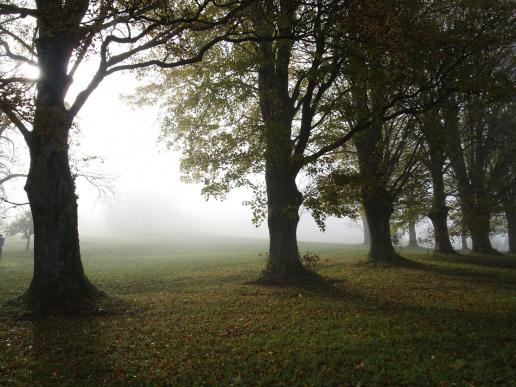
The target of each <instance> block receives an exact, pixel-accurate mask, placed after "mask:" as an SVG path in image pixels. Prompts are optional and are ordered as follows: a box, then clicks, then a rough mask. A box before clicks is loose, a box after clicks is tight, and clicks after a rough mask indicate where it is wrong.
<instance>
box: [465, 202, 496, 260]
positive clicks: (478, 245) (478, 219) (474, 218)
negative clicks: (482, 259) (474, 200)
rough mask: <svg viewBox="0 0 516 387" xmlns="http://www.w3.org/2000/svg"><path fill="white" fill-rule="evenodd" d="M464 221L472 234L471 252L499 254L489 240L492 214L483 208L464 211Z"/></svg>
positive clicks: (476, 207) (478, 207)
mask: <svg viewBox="0 0 516 387" xmlns="http://www.w3.org/2000/svg"><path fill="white" fill-rule="evenodd" d="M463 212H464V220H465V223H466V225H467V226H468V229H469V231H470V233H471V242H472V246H471V251H472V252H474V253H478V254H497V253H498V252H497V251H496V250H495V249H494V248H493V246H492V245H491V240H490V238H489V231H490V224H489V223H490V218H491V214H490V212H489V210H488V209H486V208H483V206H480V205H476V206H475V207H473V208H465V209H464V211H463Z"/></svg>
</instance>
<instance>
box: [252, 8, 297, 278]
mask: <svg viewBox="0 0 516 387" xmlns="http://www.w3.org/2000/svg"><path fill="white" fill-rule="evenodd" d="M262 5H263V7H262ZM287 5H288V2H286V3H284V4H283V5H282V6H281V7H280V13H281V16H280V17H279V21H278V28H279V34H280V36H285V37H286V36H289V35H290V34H291V33H292V25H291V18H292V17H293V14H292V12H293V10H294V8H293V7H291V6H287ZM271 6H272V3H267V2H266V3H264V4H261V3H257V4H256V7H255V10H256V18H255V19H254V22H255V27H256V30H257V31H258V32H259V33H260V35H263V36H273V35H274V33H275V32H274V30H273V26H272V25H271V24H269V23H267V22H266V17H265V16H266V15H268V14H269V13H271V12H272V8H270V7H271ZM292 46H293V41H292V40H291V39H280V40H277V41H275V42H273V41H264V42H260V43H259V44H258V45H257V54H258V63H259V66H258V95H259V101H260V110H261V115H262V119H263V123H264V133H263V134H264V139H265V183H266V187H267V207H268V217H267V224H268V227H269V238H270V239H269V242H270V245H269V257H268V261H267V264H266V267H265V270H264V272H263V276H264V278H265V279H266V280H270V281H273V282H284V281H287V282H290V281H293V280H297V279H298V278H300V277H301V276H302V275H303V274H304V273H307V270H306V269H305V268H304V266H303V265H302V263H301V260H300V258H299V251H298V246H297V236H296V233H297V224H298V222H299V213H298V212H299V207H300V206H301V203H302V201H303V197H302V195H301V193H300V192H299V191H298V189H297V186H296V181H295V179H296V176H297V174H298V173H299V170H300V168H301V166H300V165H296V163H295V160H293V158H292V154H293V141H292V121H293V108H294V107H293V99H291V98H290V95H289V63H290V56H291V54H292Z"/></svg>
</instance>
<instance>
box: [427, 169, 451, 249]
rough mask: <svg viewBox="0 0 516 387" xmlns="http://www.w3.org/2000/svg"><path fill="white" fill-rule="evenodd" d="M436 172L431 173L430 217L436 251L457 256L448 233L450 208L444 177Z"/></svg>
mask: <svg viewBox="0 0 516 387" xmlns="http://www.w3.org/2000/svg"><path fill="white" fill-rule="evenodd" d="M439 169H440V168H439ZM434 172H435V173H434ZM434 172H432V173H431V175H432V184H433V196H432V207H431V208H430V211H429V213H428V217H429V218H430V221H431V222H432V226H433V228H434V238H435V251H436V252H437V253H441V254H456V252H455V250H454V249H453V246H452V244H451V242H450V235H449V233H448V207H447V206H446V194H445V193H444V182H443V176H442V174H441V173H439V172H437V171H434Z"/></svg>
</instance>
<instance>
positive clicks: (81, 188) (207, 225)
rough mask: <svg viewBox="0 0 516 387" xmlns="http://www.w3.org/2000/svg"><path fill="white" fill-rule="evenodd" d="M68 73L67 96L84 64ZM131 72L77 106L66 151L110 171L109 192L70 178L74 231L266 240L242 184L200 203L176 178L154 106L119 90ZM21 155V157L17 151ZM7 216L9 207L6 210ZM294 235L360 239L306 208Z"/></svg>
mask: <svg viewBox="0 0 516 387" xmlns="http://www.w3.org/2000/svg"><path fill="white" fill-rule="evenodd" d="M92 68H93V66H89V69H88V66H86V71H85V72H83V73H82V74H78V75H77V76H76V82H75V83H74V89H72V90H71V94H72V95H73V94H74V93H76V92H78V91H79V90H80V88H81V86H83V85H84V84H85V82H86V81H87V79H88V75H87V73H88V70H90V71H91V69H92ZM136 86H137V82H136V80H135V79H134V77H133V76H132V75H131V74H124V73H121V74H115V75H114V76H111V77H109V78H107V79H106V80H105V81H104V82H102V83H101V85H100V86H99V88H98V89H97V90H96V91H95V92H94V93H93V95H92V96H91V97H90V99H89V100H88V102H87V103H86V105H85V106H84V108H83V109H82V110H81V112H80V114H79V116H78V119H77V120H76V123H77V124H78V127H79V129H80V132H79V135H78V136H76V137H78V138H76V139H75V140H74V142H77V143H78V145H77V146H75V147H74V150H73V152H75V153H77V154H79V155H89V156H93V155H94V156H99V157H100V158H102V159H103V160H104V162H103V163H102V164H100V163H97V164H98V165H99V166H100V167H101V169H100V170H92V169H90V170H89V171H88V172H89V173H103V174H104V173H105V174H107V175H108V176H110V178H109V180H110V185H111V186H112V187H113V188H114V192H113V193H109V192H107V193H105V194H103V195H99V192H98V191H97V189H96V188H95V187H94V186H92V185H91V184H89V183H88V182H86V181H85V180H84V179H81V178H79V179H78V180H77V194H78V196H79V231H80V234H81V237H87V238H103V239H110V238H116V239H121V238H122V239H135V238H136V239H156V238H158V239H165V238H169V237H170V238H173V237H174V236H184V235H199V234H210V235H222V236H236V237H251V238H267V228H266V225H265V224H262V225H261V226H260V227H258V228H257V227H255V226H254V225H253V224H252V223H251V218H252V213H251V210H250V209H249V208H247V207H245V206H243V205H242V202H243V201H244V200H248V199H250V198H251V195H250V193H249V192H247V191H246V190H244V189H240V190H236V191H234V192H231V193H230V194H229V195H228V197H227V199H226V200H225V201H216V200H210V201H206V200H205V199H204V198H203V197H202V195H201V188H202V186H201V185H195V184H185V183H183V182H181V180H180V170H179V157H180V155H179V154H178V153H177V152H173V151H170V150H167V149H165V148H164V147H163V146H162V145H161V144H159V142H158V136H159V130H160V120H159V111H158V108H156V107H134V106H130V105H128V104H127V103H126V102H124V100H123V99H122V98H121V96H124V95H128V94H131V93H134V90H135V88H136ZM22 153H24V154H22V156H21V157H22V158H23V159H25V160H27V159H28V155H27V154H26V152H22ZM22 187H23V182H21V181H18V182H16V185H14V186H13V185H11V187H10V188H11V193H10V198H12V199H13V200H16V201H17V202H24V201H26V200H27V199H26V196H25V193H24V191H23V189H22ZM8 215H9V217H12V216H14V215H15V212H14V211H10V212H9V213H8ZM298 238H299V240H301V241H319V242H341V243H360V242H361V241H362V229H361V226H360V225H359V224H357V223H354V222H352V221H351V220H350V219H336V218H330V219H328V224H327V230H326V232H324V233H323V232H321V231H320V230H319V229H318V227H317V225H316V224H315V222H314V221H313V219H312V218H311V216H310V214H309V213H308V212H303V213H302V215H301V220H300V224H299V229H298Z"/></svg>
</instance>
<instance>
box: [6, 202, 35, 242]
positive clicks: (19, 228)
mask: <svg viewBox="0 0 516 387" xmlns="http://www.w3.org/2000/svg"><path fill="white" fill-rule="evenodd" d="M6 233H7V235H9V236H12V235H17V234H22V238H23V239H25V240H26V241H27V244H26V245H25V250H29V246H30V238H31V237H32V235H34V224H33V222H32V214H31V212H30V210H26V211H24V212H23V213H22V214H20V215H19V216H18V217H17V218H16V219H15V220H14V221H13V222H11V223H10V224H9V226H8V228H7V230H6Z"/></svg>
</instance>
